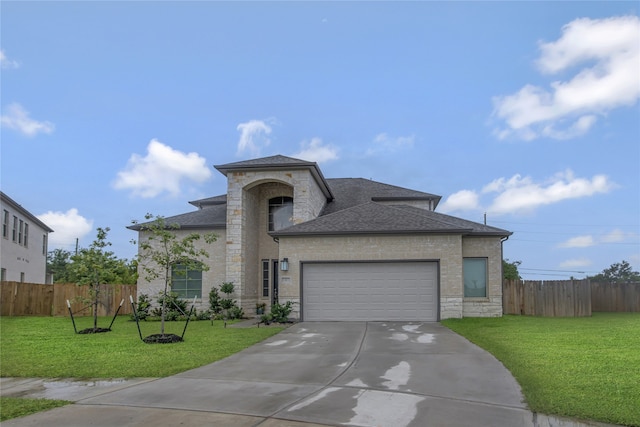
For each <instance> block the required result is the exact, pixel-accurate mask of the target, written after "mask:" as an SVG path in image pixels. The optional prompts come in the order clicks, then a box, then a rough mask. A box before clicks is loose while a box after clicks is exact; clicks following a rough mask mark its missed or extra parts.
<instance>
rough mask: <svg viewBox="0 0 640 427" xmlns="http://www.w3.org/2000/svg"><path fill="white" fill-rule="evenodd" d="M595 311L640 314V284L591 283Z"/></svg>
mask: <svg viewBox="0 0 640 427" xmlns="http://www.w3.org/2000/svg"><path fill="white" fill-rule="evenodd" d="M591 297H592V302H591V304H592V309H593V311H609V312H640V283H600V282H591Z"/></svg>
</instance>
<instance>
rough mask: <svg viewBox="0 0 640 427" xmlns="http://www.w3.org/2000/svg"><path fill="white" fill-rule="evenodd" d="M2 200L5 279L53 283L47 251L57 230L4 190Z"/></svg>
mask: <svg viewBox="0 0 640 427" xmlns="http://www.w3.org/2000/svg"><path fill="white" fill-rule="evenodd" d="M0 199H1V200H0V201H1V203H0V204H1V206H2V208H1V210H2V240H0V268H1V269H2V270H1V271H2V280H8V281H12V282H28V283H51V281H50V280H47V251H48V241H49V233H52V232H53V230H52V229H50V228H49V227H47V225H46V224H45V223H43V222H42V221H40V220H39V219H38V218H36V217H35V216H34V215H32V214H31V213H30V212H29V211H28V210H26V209H25V208H23V207H22V206H20V205H19V204H18V203H16V202H15V201H14V200H13V199H11V198H10V197H9V196H7V195H6V194H4V193H3V192H1V191H0Z"/></svg>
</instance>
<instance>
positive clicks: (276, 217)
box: [269, 197, 293, 231]
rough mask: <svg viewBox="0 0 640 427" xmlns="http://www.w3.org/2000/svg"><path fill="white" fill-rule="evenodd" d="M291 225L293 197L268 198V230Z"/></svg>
mask: <svg viewBox="0 0 640 427" xmlns="http://www.w3.org/2000/svg"><path fill="white" fill-rule="evenodd" d="M291 225H293V198H291V197H274V198H273V199H270V200H269V231H278V230H280V229H283V228H286V227H289V226H291Z"/></svg>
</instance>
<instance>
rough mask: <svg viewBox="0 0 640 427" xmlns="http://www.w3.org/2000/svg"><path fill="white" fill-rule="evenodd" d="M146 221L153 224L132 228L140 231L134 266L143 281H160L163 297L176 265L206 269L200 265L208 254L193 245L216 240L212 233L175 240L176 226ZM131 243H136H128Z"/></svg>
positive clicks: (163, 312)
mask: <svg viewBox="0 0 640 427" xmlns="http://www.w3.org/2000/svg"><path fill="white" fill-rule="evenodd" d="M145 219H146V220H153V221H150V222H147V223H144V224H138V223H137V222H136V221H132V222H133V224H136V225H139V227H140V242H138V247H139V251H138V252H139V253H138V263H139V266H140V269H141V270H142V272H143V274H144V276H143V277H144V279H145V280H147V281H148V282H151V281H153V280H156V279H161V280H162V282H163V285H164V291H163V293H162V295H167V294H168V292H169V290H170V289H171V284H172V283H171V279H172V274H171V267H172V266H173V265H176V264H180V265H183V266H185V267H186V268H187V269H202V270H205V271H206V270H208V266H207V265H206V264H204V263H203V262H202V259H203V258H208V257H209V253H208V252H207V251H206V250H205V249H203V248H197V247H196V244H195V242H196V241H198V240H200V238H203V239H204V241H205V242H206V243H209V244H210V243H213V242H215V241H216V238H217V236H216V235H215V234H213V233H207V234H204V235H200V234H198V233H190V234H187V235H186V236H184V237H178V235H177V233H176V231H177V230H179V229H180V226H179V225H177V224H167V223H166V221H165V219H164V217H162V216H155V217H154V216H153V215H152V214H149V213H148V214H146V215H145ZM132 243H134V244H135V243H136V242H135V241H132ZM166 301H167V298H162V308H161V317H160V318H161V322H160V333H161V335H162V336H164V324H165V317H166V312H167V306H166Z"/></svg>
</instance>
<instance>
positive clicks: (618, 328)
mask: <svg viewBox="0 0 640 427" xmlns="http://www.w3.org/2000/svg"><path fill="white" fill-rule="evenodd" d="M442 324H443V325H445V326H447V327H448V328H450V329H452V330H453V331H455V332H457V333H458V334H460V335H462V336H464V337H465V338H467V339H468V340H470V341H471V342H473V343H475V344H477V345H478V346H480V347H482V348H483V349H485V350H487V351H489V352H490V353H492V354H493V355H494V356H495V357H496V358H497V359H498V360H500V361H501V362H502V363H503V364H504V365H505V367H506V368H507V369H509V371H511V373H512V374H513V376H514V377H515V378H516V380H517V381H518V383H519V384H520V386H521V388H522V392H523V394H524V396H525V398H526V400H527V404H528V405H529V408H530V409H531V410H532V411H535V412H540V413H544V414H549V415H560V416H566V417H573V418H578V419H589V420H595V421H600V422H606V423H613V424H620V425H627V426H640V409H639V408H640V313H594V314H593V316H592V317H579V318H550V317H528V316H504V317H502V318H463V319H447V320H443V321H442Z"/></svg>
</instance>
